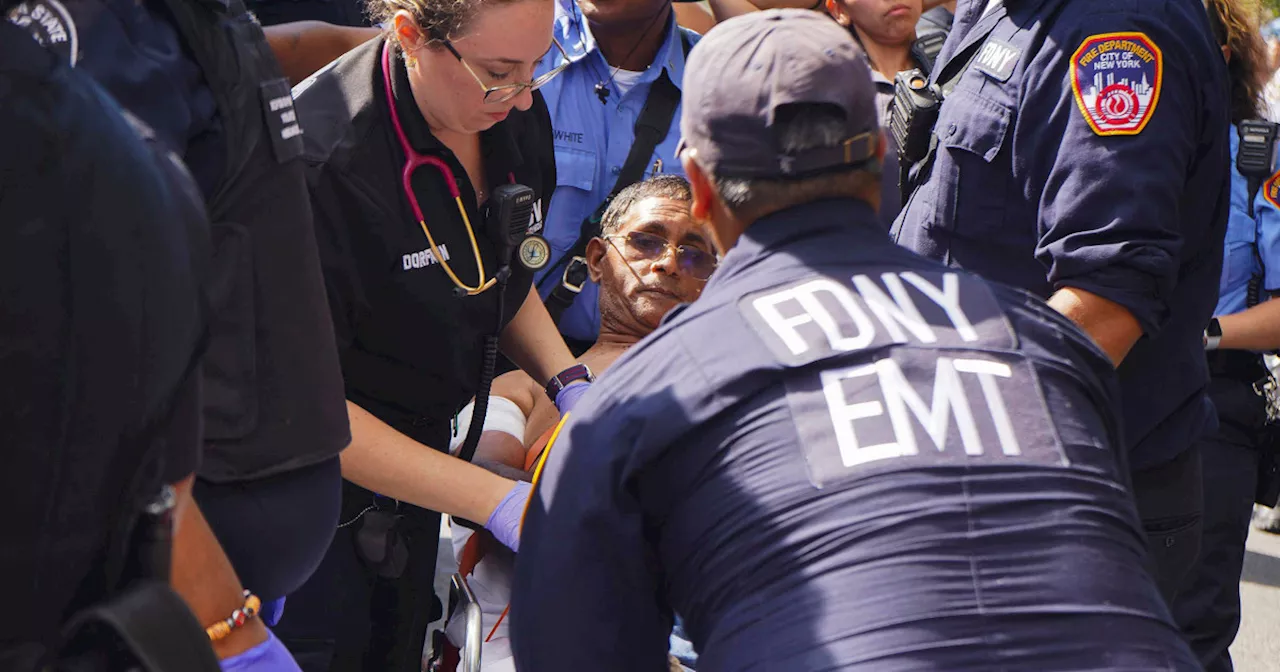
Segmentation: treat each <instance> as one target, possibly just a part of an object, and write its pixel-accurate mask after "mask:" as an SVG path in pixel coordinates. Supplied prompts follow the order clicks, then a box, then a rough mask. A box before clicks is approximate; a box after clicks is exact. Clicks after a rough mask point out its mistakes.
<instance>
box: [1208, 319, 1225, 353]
mask: <svg viewBox="0 0 1280 672" xmlns="http://www.w3.org/2000/svg"><path fill="white" fill-rule="evenodd" d="M1221 344H1222V323H1220V322H1218V318H1216V317H1215V318H1212V319H1210V320H1209V326H1207V327H1205V330H1204V349H1205V350H1217V349H1218V346H1219V345H1221Z"/></svg>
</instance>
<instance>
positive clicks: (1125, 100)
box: [894, 0, 1229, 469]
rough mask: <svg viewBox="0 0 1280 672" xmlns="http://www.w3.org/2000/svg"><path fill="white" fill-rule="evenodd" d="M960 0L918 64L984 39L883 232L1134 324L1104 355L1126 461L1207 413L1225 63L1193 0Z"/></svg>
mask: <svg viewBox="0 0 1280 672" xmlns="http://www.w3.org/2000/svg"><path fill="white" fill-rule="evenodd" d="M983 5H984V3H982V2H965V3H962V6H961V7H960V8H959V11H958V12H957V15H956V22H955V27H954V29H953V32H952V34H951V36H950V37H949V39H948V42H947V44H946V47H945V48H944V49H943V52H942V54H941V55H940V57H939V64H940V65H939V67H938V68H937V69H935V71H934V73H933V76H934V77H935V78H938V81H945V80H946V78H947V77H949V76H951V75H952V74H953V73H954V72H955V67H956V66H955V65H953V64H951V63H950V62H951V61H953V60H956V62H957V63H959V62H962V59H957V56H964V55H966V54H965V52H966V49H967V47H969V45H972V44H975V43H978V42H981V40H983V39H984V38H986V37H987V36H988V35H989V36H990V39H989V40H988V41H987V43H986V44H985V45H983V46H982V47H981V48H982V51H981V52H980V53H979V55H978V57H977V58H976V59H975V60H974V62H973V64H972V66H971V67H970V68H969V69H968V70H967V71H966V72H965V73H964V75H963V76H962V77H961V79H960V80H959V83H958V84H957V85H956V88H955V90H954V91H952V92H951V93H950V95H948V97H947V100H946V101H945V102H944V104H943V106H942V111H941V115H940V118H939V120H938V123H937V126H936V127H935V132H936V134H937V137H938V153H937V160H936V162H935V163H934V165H933V167H932V172H931V173H930V174H929V176H928V180H927V181H926V182H925V183H924V184H923V185H922V186H921V187H919V188H918V189H917V190H916V192H915V193H914V194H913V196H912V198H911V201H910V202H909V203H908V204H907V205H906V207H905V208H904V209H903V213H902V215H901V216H900V217H899V218H898V221H897V222H896V223H895V227H894V236H895V238H896V240H897V241H898V243H899V244H901V245H904V246H906V247H908V248H910V249H911V250H914V251H916V252H918V253H920V254H923V255H924V256H926V257H930V258H933V259H937V260H940V261H943V262H944V263H947V264H948V265H951V266H956V267H961V268H965V269H967V270H971V271H974V272H976V273H979V274H981V275H983V276H985V277H987V278H990V279H992V280H997V281H1000V282H1004V283H1007V284H1010V285H1014V286H1016V287H1022V288H1024V289H1028V290H1030V291H1031V292H1032V293H1034V294H1036V295H1038V296H1040V297H1048V296H1049V295H1051V294H1052V293H1053V292H1054V291H1056V290H1058V289H1059V288H1062V287H1076V288H1079V289H1083V290H1086V291H1089V292H1092V293H1094V294H1097V295H1099V296H1102V297H1103V298H1106V299H1109V300H1111V301H1114V302H1116V303H1118V304H1120V305H1121V306H1124V307H1125V308H1126V309H1128V310H1129V312H1131V313H1132V314H1133V316H1134V317H1135V318H1136V319H1137V320H1138V323H1139V324H1140V325H1141V326H1142V329H1143V331H1144V334H1145V336H1144V337H1143V338H1142V339H1141V340H1139V342H1138V343H1137V345H1136V346H1135V347H1134V349H1133V350H1132V352H1130V353H1129V355H1128V357H1127V358H1126V359H1125V361H1124V362H1123V363H1122V365H1121V367H1120V382H1121V386H1122V404H1123V407H1124V429H1125V443H1126V445H1127V446H1128V447H1129V450H1130V451H1131V452H1130V459H1131V462H1132V466H1133V468H1134V469H1142V468H1146V467H1150V466H1153V465H1156V464H1160V463H1163V462H1165V461H1167V460H1170V459H1172V458H1173V457H1175V456H1177V455H1178V454H1179V453H1180V452H1181V451H1183V450H1185V449H1186V448H1189V447H1190V446H1191V443H1192V441H1193V440H1194V438H1195V437H1196V436H1197V435H1198V434H1200V433H1201V432H1202V431H1203V430H1205V429H1206V428H1207V426H1208V425H1210V424H1211V423H1212V422H1213V409H1212V406H1210V405H1209V403H1208V401H1207V399H1206V398H1205V397H1204V394H1203V390H1204V386H1205V384H1206V383H1207V380H1208V374H1207V371H1206V368H1205V361H1204V352H1203V348H1202V345H1201V338H1200V336H1201V332H1202V331H1203V329H1204V325H1205V323H1206V322H1207V321H1208V318H1209V316H1210V313H1211V312H1212V310H1213V305H1214V303H1215V301H1216V299H1217V282H1218V276H1219V272H1220V269H1221V256H1222V239H1223V233H1224V231H1225V226H1226V217H1227V205H1228V181H1229V168H1228V161H1229V154H1228V152H1229V147H1228V139H1227V134H1228V132H1229V120H1228V116H1227V115H1228V96H1227V73H1226V69H1225V65H1224V63H1223V59H1222V54H1221V52H1220V51H1219V49H1218V45H1217V44H1216V43H1215V42H1214V40H1213V37H1212V35H1211V34H1210V31H1209V25H1208V19H1207V17H1206V15H1205V11H1204V8H1203V7H1202V6H1201V3H1200V2H1199V1H1198V0H1071V1H1068V0H1009V1H1008V2H1007V3H1006V4H1005V5H1001V6H998V7H996V8H994V9H993V10H992V11H991V13H990V14H988V15H987V16H986V17H982V11H983Z"/></svg>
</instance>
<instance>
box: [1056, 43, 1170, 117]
mask: <svg viewBox="0 0 1280 672" xmlns="http://www.w3.org/2000/svg"><path fill="white" fill-rule="evenodd" d="M1163 78H1164V55H1163V54H1162V53H1161V52H1160V48H1159V47H1157V46H1156V44H1155V42H1153V41H1151V38H1149V37H1147V36H1146V35H1145V34H1144V33H1103V34H1101V35H1093V36H1090V37H1088V38H1086V39H1085V41H1084V42H1083V43H1081V44H1080V48H1079V49H1076V52H1075V53H1074V54H1072V55H1071V89H1072V91H1073V92H1074V94H1075V98H1076V105H1078V106H1079V107H1080V112H1081V113H1082V114H1083V115H1084V119H1085V121H1087V122H1088V123H1089V127H1090V128H1092V129H1093V132H1094V133H1096V134H1098V135H1102V136H1106V135H1137V134H1139V133H1141V132H1142V129H1143V128H1144V127H1145V126H1146V125H1147V122H1148V121H1149V120H1150V119H1151V114H1152V113H1153V112H1154V111H1155V109H1156V103H1158V102H1159V101H1160V84H1161V82H1162V80H1163Z"/></svg>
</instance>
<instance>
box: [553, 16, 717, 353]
mask: <svg viewBox="0 0 1280 672" xmlns="http://www.w3.org/2000/svg"><path fill="white" fill-rule="evenodd" d="M666 33H667V35H666V38H665V39H664V40H663V43H662V46H661V47H659V48H658V53H657V55H656V56H655V57H654V59H653V66H651V67H650V68H649V69H647V70H645V71H644V72H643V73H641V75H640V77H639V78H638V79H637V80H636V82H635V85H634V86H632V87H631V88H629V89H628V90H626V91H625V92H624V93H623V94H622V95H621V96H619V95H618V90H617V85H616V81H615V80H616V79H617V77H616V75H613V74H612V73H613V72H614V68H613V67H611V66H610V65H609V64H608V63H607V62H605V60H604V56H603V55H602V54H601V53H600V50H599V49H598V48H597V47H596V40H595V38H594V37H593V36H592V35H591V30H590V29H589V28H588V27H587V21H586V19H585V18H584V17H583V16H582V12H581V11H580V10H579V9H578V5H577V3H575V2H574V1H573V0H556V22H555V32H554V34H555V38H556V40H558V41H559V42H560V44H561V45H562V46H563V47H564V49H565V52H567V53H568V54H569V61H570V63H571V64H570V65H569V67H568V68H566V69H565V71H564V72H563V73H561V74H560V76H559V77H557V78H555V79H553V80H551V81H550V82H549V83H548V84H547V85H546V86H544V87H542V88H541V89H540V91H541V92H542V96H543V98H545V99H546V101H547V109H548V111H549V112H550V113H551V126H552V128H553V129H554V135H555V147H556V192H555V198H554V199H552V204H551V207H550V210H549V212H547V213H545V219H544V221H545V229H544V230H543V232H542V235H543V236H545V237H546V239H547V242H548V243H550V244H551V263H550V264H549V265H548V266H547V267H546V268H544V269H543V270H542V272H541V273H540V274H539V275H538V276H537V277H536V282H537V287H538V293H539V294H541V295H542V297H543V298H544V299H545V298H546V297H547V295H548V294H550V293H551V290H552V289H554V288H555V287H556V286H557V285H558V284H559V283H560V279H561V276H562V274H563V273H564V265H563V264H560V263H557V262H559V261H560V259H561V257H563V256H564V255H565V253H566V252H568V251H569V250H570V248H572V247H573V244H574V243H575V242H576V241H577V240H578V234H579V232H580V231H581V228H582V220H584V219H586V218H587V217H589V216H590V215H591V214H592V213H593V212H595V210H596V208H597V207H598V206H599V205H600V203H601V202H602V201H603V200H604V199H605V198H606V197H607V196H608V195H609V192H610V191H612V190H613V185H614V183H615V182H616V181H617V179H618V173H619V172H620V171H621V170H622V165H623V164H624V163H626V160H627V154H628V153H629V152H630V151H631V142H632V140H633V138H634V129H635V125H636V118H637V117H638V116H639V115H640V110H641V109H642V108H643V107H644V103H645V99H646V98H647V97H648V95H649V89H650V88H651V85H652V84H653V83H654V82H655V81H657V79H658V76H659V75H660V74H661V73H662V72H664V71H665V72H666V73H667V76H668V77H670V78H671V81H672V82H673V83H674V84H675V85H676V86H677V87H679V86H680V82H681V80H682V79H683V78H684V56H685V48H684V46H683V45H682V44H681V42H682V39H683V40H686V41H687V43H688V45H689V46H690V47H691V46H692V45H693V44H694V43H695V42H696V41H697V40H698V35H697V34H696V33H693V32H691V31H688V30H685V29H683V28H680V27H678V26H677V25H676V23H675V14H674V13H672V15H671V18H670V19H668V21H667V28H666ZM562 58H563V57H562V56H560V55H559V54H558V53H557V54H555V57H554V58H547V59H546V60H545V61H543V63H542V64H541V65H540V66H539V70H538V73H539V74H541V73H542V72H545V71H547V70H550V69H552V68H554V67H556V66H558V65H559V64H560V62H561V60H562ZM602 82H603V83H604V85H605V86H607V87H609V91H610V94H609V97H608V98H607V99H606V100H605V102H604V104H601V103H600V98H599V97H598V96H597V95H596V85H597V84H600V83H602ZM679 117H680V108H678V107H677V108H676V115H675V118H676V119H679ZM679 141H680V132H679V131H678V130H677V128H676V124H675V123H673V124H671V129H670V130H669V131H668V133H667V136H666V138H665V139H663V141H662V142H661V143H659V144H658V148H657V150H656V151H655V152H654V155H653V157H652V158H651V160H650V161H649V162H648V164H649V165H648V167H647V168H646V169H645V172H644V176H645V177H646V178H648V177H652V176H653V175H654V174H657V173H675V174H678V175H683V174H684V170H683V169H682V168H681V167H680V161H678V160H677V159H676V156H675V152H676V145H677V144H678V143H679ZM598 301H599V288H598V287H597V286H596V284H595V283H594V282H590V281H588V282H587V283H586V284H584V285H583V287H582V293H581V294H579V295H578V297H577V299H575V300H574V302H573V305H572V306H570V307H569V308H567V309H566V310H565V311H564V315H563V317H562V318H561V321H560V331H561V333H563V334H564V335H565V336H568V337H569V338H573V339H577V340H581V341H594V340H595V339H596V335H597V334H598V333H599V331H600V309H599V306H598Z"/></svg>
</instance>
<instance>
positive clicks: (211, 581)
mask: <svg viewBox="0 0 1280 672" xmlns="http://www.w3.org/2000/svg"><path fill="white" fill-rule="evenodd" d="M194 480H195V477H194V476H189V477H187V478H186V479H184V480H182V481H180V482H178V483H175V484H174V485H173V489H174V492H175V495H176V499H177V502H176V506H175V509H174V530H173V556H172V557H173V559H172V562H171V568H170V574H169V583H170V585H172V586H173V589H174V590H175V591H177V593H178V594H179V595H181V596H182V599H183V600H184V601H186V603H187V608H189V609H191V613H193V614H195V617H196V620H197V621H199V622H200V623H201V624H202V625H205V626H209V625H213V624H214V623H217V622H218V621H222V620H225V619H226V618H227V617H228V616H230V615H231V612H233V611H235V610H236V609H239V608H240V607H241V606H243V605H244V586H242V585H240V579H239V577H237V576H236V571H235V569H233V568H232V567H231V561H230V560H228V559H227V556H226V553H224V552H223V551H222V546H221V545H219V544H218V539H217V538H216V537H214V536H213V530H211V529H209V524H208V523H207V522H205V519H204V516H203V515H202V514H201V513H200V507H199V506H197V505H196V503H195V500H193V499H192V498H191V485H192V483H193V482H194ZM265 641H267V627H266V626H265V625H263V623H262V621H261V620H260V619H257V618H254V619H250V620H248V621H246V622H245V624H244V625H243V626H242V627H239V628H236V629H235V630H232V631H231V634H229V635H227V636H226V637H224V638H222V639H220V640H218V641H217V642H214V643H213V652H214V653H215V654H216V655H217V656H218V659H219V660H224V659H226V658H230V657H231V656H234V655H237V654H240V653H244V652H245V651H247V650H249V649H251V648H253V647H255V646H257V645H259V644H261V643H263V642H265Z"/></svg>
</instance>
